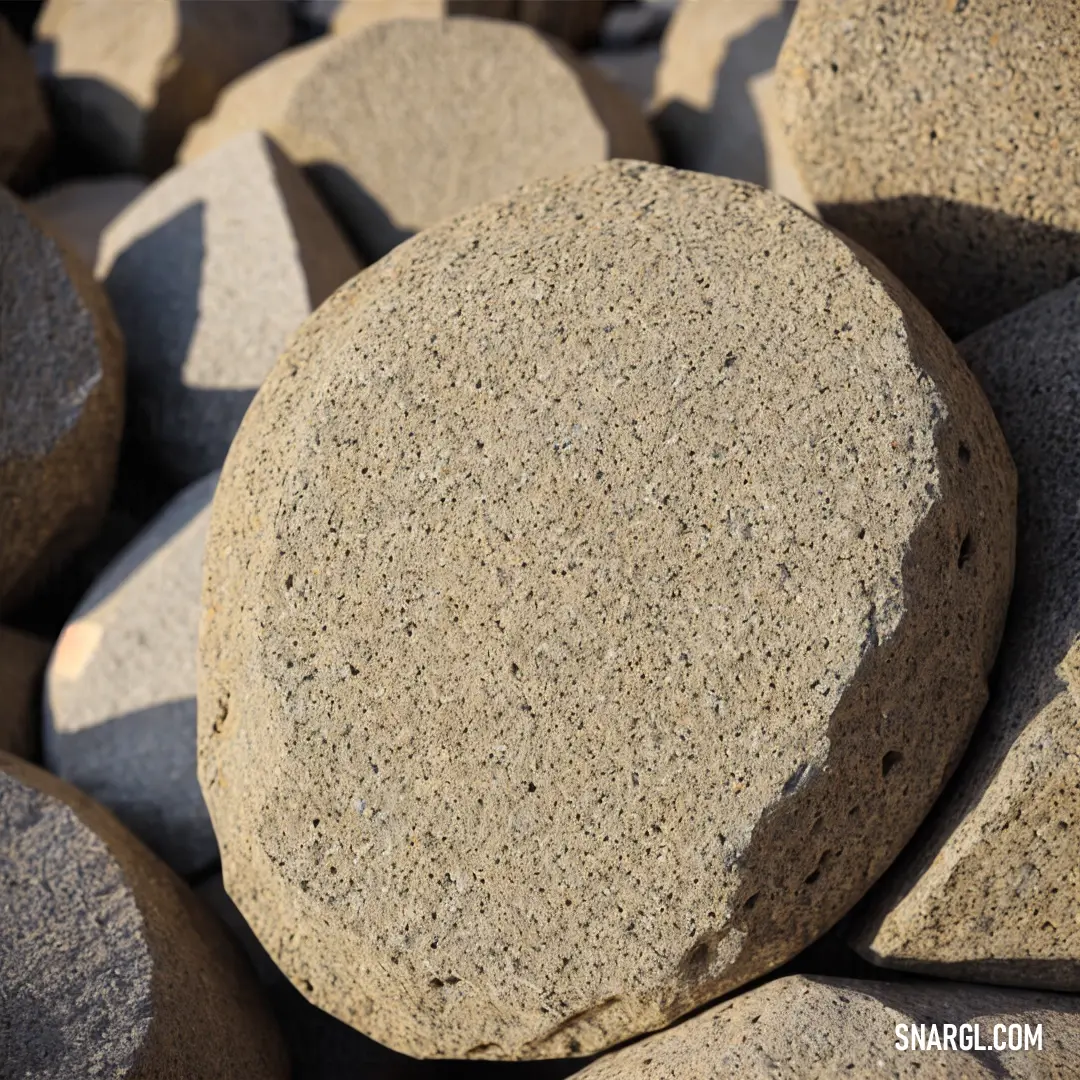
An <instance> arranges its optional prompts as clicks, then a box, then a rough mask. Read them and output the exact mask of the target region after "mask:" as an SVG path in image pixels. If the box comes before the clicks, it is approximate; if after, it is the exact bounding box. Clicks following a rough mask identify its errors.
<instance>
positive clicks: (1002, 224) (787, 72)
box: [777, 0, 1080, 338]
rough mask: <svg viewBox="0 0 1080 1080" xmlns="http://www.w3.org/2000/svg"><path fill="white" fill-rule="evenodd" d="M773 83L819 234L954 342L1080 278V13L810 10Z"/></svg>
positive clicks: (1046, 9)
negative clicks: (823, 225)
mask: <svg viewBox="0 0 1080 1080" xmlns="http://www.w3.org/2000/svg"><path fill="white" fill-rule="evenodd" d="M777 76H778V90H779V97H780V105H781V113H782V116H783V121H784V125H785V128H786V130H787V133H788V137H789V140H790V143H791V147H792V151H793V153H794V155H795V159H796V162H797V164H798V168H799V171H800V174H801V175H802V178H803V180H804V181H805V183H806V185H807V188H808V190H809V192H810V194H811V196H812V197H813V199H814V200H815V201H816V202H817V204H818V206H819V208H820V210H821V213H822V215H823V217H824V218H825V220H826V221H828V222H830V223H831V224H834V225H836V226H838V227H839V228H840V229H842V230H843V231H844V232H845V233H847V235H849V236H851V237H852V238H853V239H855V240H856V241H858V242H859V243H860V244H862V245H864V246H865V247H866V248H868V249H869V250H871V251H873V252H874V253H876V254H877V255H878V256H879V257H880V258H881V259H882V260H883V261H884V262H885V263H887V264H888V265H889V267H891V269H892V270H893V271H895V272H896V273H897V274H898V275H899V276H900V278H901V279H902V280H903V281H904V282H905V283H906V284H907V285H908V286H909V288H910V289H911V290H912V291H913V292H914V293H915V295H916V296H918V297H919V299H921V300H922V301H923V303H924V304H926V306H927V307H928V308H929V309H930V311H931V313H932V314H933V315H934V316H935V317H936V318H937V319H938V321H939V322H940V323H941V324H942V326H944V327H945V329H946V330H947V331H948V332H949V334H950V335H951V336H952V337H954V338H960V337H963V336H964V335H966V334H968V333H971V332H972V331H974V330H975V329H977V328H978V327H980V326H983V325H985V324H986V323H988V322H991V321H992V320H994V319H996V318H998V317H999V316H1000V315H1002V314H1004V313H1006V312H1008V311H1011V310H1012V309H1014V308H1017V307H1020V306H1021V305H1023V304H1025V303H1026V302H1028V301H1029V300H1033V299H1034V298H1035V297H1037V296H1040V295H1042V294H1043V293H1045V292H1048V291H1050V290H1051V289H1054V288H1057V287H1059V286H1061V285H1064V284H1065V283H1066V282H1067V281H1068V280H1070V279H1071V278H1073V277H1075V276H1076V275H1077V274H1080V200H1078V199H1077V198H1076V192H1077V189H1078V188H1080V154H1077V153H1076V147H1077V145H1078V144H1080V111H1078V110H1077V109H1076V101H1077V99H1078V98H1080V5H1077V4H1073V3H1041V2H1040V0H979V2H978V3H967V2H959V0H958V2H942V0H936V2H934V3H926V4H910V3H906V2H902V0H888V2H887V3H880V2H878V0H873V2H871V0H803V2H802V3H800V4H799V6H798V10H797V12H796V14H795V18H794V20H793V22H792V24H791V30H790V32H789V33H788V35H787V38H786V39H785V42H784V48H783V50H782V52H781V54H780V60H779V62H778V66H777Z"/></svg>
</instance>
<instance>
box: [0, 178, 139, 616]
mask: <svg viewBox="0 0 1080 1080" xmlns="http://www.w3.org/2000/svg"><path fill="white" fill-rule="evenodd" d="M0 326H2V327H3V334H2V336H0V522H2V523H3V543H0V609H3V608H10V607H13V606H14V605H15V604H16V603H18V602H19V601H21V600H22V599H25V598H26V597H27V596H28V595H29V593H30V592H31V591H32V590H33V588H34V587H36V586H37V585H38V584H39V583H40V582H41V580H42V579H43V578H44V577H45V576H47V575H48V574H49V573H51V572H52V571H53V570H54V569H55V568H56V566H57V565H58V564H59V563H60V562H61V561H62V560H63V559H65V558H66V557H68V556H69V555H70V554H71V553H72V552H73V551H75V550H76V549H77V548H78V547H79V546H80V545H81V544H83V543H85V542H86V541H87V540H88V539H89V538H90V537H91V536H92V535H93V534H94V531H95V530H96V528H97V526H98V524H99V523H100V521H101V518H102V516H103V515H104V513H105V507H106V504H107V503H108V499H109V494H110V491H111V488H112V483H113V474H114V472H115V468H116V458H117V453H118V451H119V445H120V430H121V426H122V424H123V379H124V372H123V363H124V360H123V343H122V340H121V338H120V332H119V331H118V330H117V328H116V323H115V320H114V319H113V315H112V311H111V310H110V308H109V303H108V300H107V299H106V297H105V294H104V293H103V292H102V291H101V289H100V287H99V286H98V285H97V284H96V283H95V282H94V281H93V279H92V278H91V276H90V271H89V270H88V269H87V268H86V267H85V266H84V265H83V264H82V262H81V260H80V259H79V258H78V256H76V255H73V254H71V253H70V252H68V251H66V250H65V249H64V248H63V247H62V246H61V244H59V243H58V242H57V241H56V240H55V239H53V238H52V237H50V236H48V235H47V234H46V233H45V232H43V231H42V229H41V228H40V227H39V225H38V224H37V223H35V221H34V219H33V218H32V217H31V216H29V215H28V213H27V211H26V210H25V208H24V207H23V206H22V204H21V203H20V202H19V200H18V199H16V198H15V197H14V196H13V195H12V194H11V193H10V192H8V191H7V190H6V189H4V188H2V187H0Z"/></svg>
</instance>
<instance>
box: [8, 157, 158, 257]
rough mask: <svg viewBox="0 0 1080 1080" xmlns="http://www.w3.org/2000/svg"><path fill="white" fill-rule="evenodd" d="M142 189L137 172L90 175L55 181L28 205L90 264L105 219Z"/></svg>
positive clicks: (105, 221) (95, 253)
mask: <svg viewBox="0 0 1080 1080" xmlns="http://www.w3.org/2000/svg"><path fill="white" fill-rule="evenodd" d="M145 190H146V181H145V180H144V179H143V178H142V177H141V176H102V177H90V178H86V179H82V180H71V181H68V182H67V183H66V184H58V185H57V186H56V187H54V188H50V189H49V190H48V191H46V192H44V193H42V194H41V195H37V196H35V197H34V198H32V199H30V200H29V205H30V206H31V208H32V209H33V210H34V212H35V213H36V214H37V215H38V216H39V217H41V218H43V219H44V220H45V221H46V222H48V224H49V227H50V228H51V229H52V231H53V232H55V233H58V234H59V235H60V236H62V237H63V238H64V239H65V240H66V241H67V244H68V247H70V248H71V249H72V250H73V251H74V252H75V254H76V255H78V256H79V257H80V258H81V259H82V260H83V262H85V263H86V265H87V266H89V267H93V266H94V265H95V264H96V263H97V253H98V245H99V244H100V242H101V234H102V233H103V232H104V231H105V229H106V227H107V226H108V224H109V222H111V221H112V220H113V218H115V217H116V216H117V215H118V214H119V213H120V212H121V211H122V210H124V209H125V208H126V207H127V206H128V205H129V204H130V203H131V202H132V201H133V200H134V199H136V198H137V197H138V196H139V195H141V194H142V193H143V192H144V191H145Z"/></svg>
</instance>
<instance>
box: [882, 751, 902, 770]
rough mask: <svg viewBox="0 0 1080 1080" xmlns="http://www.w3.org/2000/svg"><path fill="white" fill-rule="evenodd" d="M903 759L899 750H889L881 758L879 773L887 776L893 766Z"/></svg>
mask: <svg viewBox="0 0 1080 1080" xmlns="http://www.w3.org/2000/svg"><path fill="white" fill-rule="evenodd" d="M903 760H904V755H903V754H901V753H900V751H899V750H890V751H888V753H886V755H885V756H884V757H883V758H882V759H881V775H882V776H888V775H889V773H890V772H892V770H893V766H895V765H899V764H900V762H901V761H903Z"/></svg>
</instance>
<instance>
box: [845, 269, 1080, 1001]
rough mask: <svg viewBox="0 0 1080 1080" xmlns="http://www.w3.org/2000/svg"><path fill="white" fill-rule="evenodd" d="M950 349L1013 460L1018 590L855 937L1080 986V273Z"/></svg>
mask: <svg viewBox="0 0 1080 1080" xmlns="http://www.w3.org/2000/svg"><path fill="white" fill-rule="evenodd" d="M960 350H961V353H962V354H963V356H964V357H965V358H966V359H967V360H968V361H969V363H970V364H971V368H972V370H973V371H974V372H975V375H976V376H977V377H978V379H979V380H980V382H981V383H982V385H983V387H984V388H985V390H986V393H987V395H988V397H989V398H990V402H991V404H992V405H993V406H994V410H995V412H996V413H997V416H998V418H999V420H1000V421H1001V425H1002V428H1003V429H1004V432H1005V437H1006V439H1007V440H1008V443H1009V447H1010V449H1011V450H1012V453H1013V456H1014V458H1015V460H1016V467H1017V472H1018V474H1019V478H1020V500H1019V523H1018V529H1017V564H1016V587H1015V589H1014V592H1013V603H1012V606H1011V607H1010V609H1009V621H1008V624H1007V629H1006V634H1005V638H1004V641H1003V643H1002V649H1001V656H1000V659H999V662H998V671H997V675H996V677H995V685H996V690H995V693H994V696H993V698H992V699H991V702H990V705H989V707H988V709H987V711H986V713H985V715H984V717H983V719H982V721H981V722H980V725H979V728H978V730H977V732H976V735H975V738H974V739H973V740H972V745H971V749H970V751H969V753H968V756H967V757H966V758H965V760H964V763H963V765H962V767H961V768H960V770H959V771H958V772H957V774H956V776H955V778H954V780H953V783H952V784H951V785H950V789H949V793H948V797H947V798H946V799H944V800H943V801H942V802H941V803H940V804H939V805H938V807H937V808H936V809H935V811H934V814H933V817H932V818H931V820H930V821H929V822H928V825H927V831H926V833H925V834H924V835H922V836H921V837H920V840H919V842H918V843H917V844H916V845H914V846H913V848H912V849H911V851H909V852H908V853H906V854H905V858H904V859H903V860H902V861H901V862H900V863H899V864H898V865H897V866H896V867H894V869H893V870H892V871H890V874H889V876H888V877H887V878H886V879H885V882H883V884H882V887H881V889H880V890H879V893H878V895H877V901H876V903H875V904H874V905H873V907H872V908H871V909H870V910H869V912H868V914H867V917H866V920H865V921H864V922H863V923H862V924H861V925H860V926H859V927H858V928H857V931H856V933H855V937H854V941H855V944H856V945H857V946H858V948H859V949H860V951H861V952H863V953H864V955H866V956H867V958H868V959H871V960H875V961H877V962H878V963H882V964H887V965H888V966H890V967H903V968H911V969H913V970H918V971H925V972H929V973H932V974H940V975H955V976H958V977H961V978H965V979H978V980H981V981H987V982H1003V983H1009V984H1013V985H1021V986H1041V987H1048V988H1051V989H1062V990H1080V920H1078V919H1077V912H1078V911H1080V704H1078V702H1077V698H1076V696H1075V695H1076V690H1075V678H1074V675H1073V672H1075V670H1076V653H1077V650H1076V647H1075V641H1076V638H1077V635H1078V634H1080V551H1078V550H1077V545H1076V528H1077V514H1078V507H1080V449H1078V442H1077V435H1078V434H1080V407H1078V404H1077V403H1078V402H1080V282H1074V283H1073V284H1072V285H1069V286H1066V288H1064V289H1060V290H1058V291H1056V292H1053V293H1050V294H1048V295H1047V296H1044V297H1042V298H1040V299H1039V300H1036V301H1034V302H1033V303H1031V304H1028V305H1027V306H1026V307H1024V308H1021V309H1020V310H1019V311H1016V312H1014V313H1012V314H1011V315H1009V316H1007V317H1005V318H1003V319H1000V320H998V321H997V322H996V323H991V324H990V325H989V326H987V327H986V328H984V329H983V330H981V331H980V332H979V333H977V334H974V335H973V336H972V337H970V338H967V339H966V340H965V341H963V342H962V343H961V345H960ZM974 550H975V549H974V548H972V551H974ZM1070 684H1071V686H1070Z"/></svg>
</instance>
